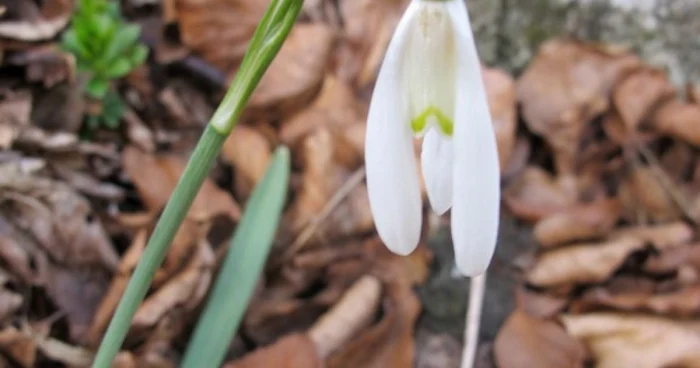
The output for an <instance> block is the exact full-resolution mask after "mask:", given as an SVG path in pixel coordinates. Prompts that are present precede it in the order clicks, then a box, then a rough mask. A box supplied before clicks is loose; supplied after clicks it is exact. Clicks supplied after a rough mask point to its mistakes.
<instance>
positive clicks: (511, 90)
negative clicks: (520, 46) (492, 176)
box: [465, 67, 518, 172]
mask: <svg viewBox="0 0 700 368" xmlns="http://www.w3.org/2000/svg"><path fill="white" fill-rule="evenodd" d="M481 73H482V76H483V79H484V84H485V85H486V93H487V95H488V100H489V106H490V109H491V117H492V118H493V127H494V130H495V134H496V141H497V143H498V158H499V162H500V166H501V172H503V171H504V169H505V168H506V167H507V166H508V162H509V161H510V159H511V155H512V154H513V149H514V147H515V132H516V128H517V123H518V119H517V111H516V101H515V81H514V80H513V78H512V77H511V76H510V75H508V74H507V73H506V72H504V71H502V70H500V69H493V68H484V67H482V69H481ZM465 103H466V102H465Z"/></svg>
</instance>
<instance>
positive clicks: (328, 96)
mask: <svg viewBox="0 0 700 368" xmlns="http://www.w3.org/2000/svg"><path fill="white" fill-rule="evenodd" d="M363 120H364V119H363V117H362V116H360V114H359V111H358V106H357V102H356V98H355V96H354V93H353V90H352V88H351V87H350V86H349V85H347V84H346V83H345V82H343V81H342V80H339V79H338V78H336V77H333V76H327V77H326V79H325V81H324V82H323V89H322V90H321V92H320V94H319V95H318V97H317V98H316V100H315V101H314V102H313V104H311V106H309V108H308V109H306V110H304V111H302V112H300V113H298V114H296V115H294V116H292V117H291V118H290V119H288V120H286V121H285V122H284V123H283V124H282V129H281V130H280V133H279V134H280V140H281V141H282V143H284V144H286V145H288V146H290V147H295V146H297V145H298V144H299V143H300V142H301V141H302V140H303V139H304V138H305V137H306V136H308V135H309V134H312V133H313V132H315V131H316V130H317V129H318V128H327V129H329V130H331V131H332V132H334V133H336V132H339V131H342V129H345V128H347V127H348V126H350V125H352V126H355V124H358V125H359V124H360V123H361V122H362V121H363Z"/></svg>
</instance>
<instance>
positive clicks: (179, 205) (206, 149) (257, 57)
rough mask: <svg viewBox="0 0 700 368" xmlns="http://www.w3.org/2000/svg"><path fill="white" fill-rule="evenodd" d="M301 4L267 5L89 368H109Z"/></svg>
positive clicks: (290, 0)
mask: <svg viewBox="0 0 700 368" xmlns="http://www.w3.org/2000/svg"><path fill="white" fill-rule="evenodd" d="M302 4H303V0H272V3H271V4H270V6H269V7H268V9H267V12H266V13H265V15H264V16H263V19H262V20H261V22H260V24H259V25H258V28H257V29H256V31H255V34H254V35H253V39H252V40H251V43H250V45H249V46H248V51H247V52H246V55H245V57H244V58H243V62H242V64H241V67H240V69H239V71H238V74H237V75H236V78H235V79H234V81H233V83H232V84H231V87H230V88H229V91H228V93H227V94H226V96H225V97H224V100H223V101H222V103H221V105H219V108H218V109H217V111H216V112H215V113H214V116H212V118H211V120H210V122H209V124H208V126H207V127H206V129H205V131H204V133H203V135H202V137H201V138H200V140H199V142H198V143H197V147H196V148H195V150H194V153H193V154H192V156H191V157H190V160H189V162H188V164H187V167H186V168H185V171H184V172H183V175H182V177H181V178H180V181H179V182H178V184H177V186H176V187H175V190H174V191H173V194H172V196H171V197H170V199H169V200H168V203H167V205H166V206H165V209H164V210H163V214H162V216H161V217H160V219H159V221H158V224H157V225H156V227H155V229H154V230H153V234H152V235H151V238H150V239H149V241H148V244H147V245H146V249H145V250H144V253H143V255H142V257H141V261H140V262H139V264H138V266H137V267H136V270H135V271H134V274H133V276H132V277H131V280H129V284H128V285H127V288H126V290H125V292H124V295H123V297H122V299H121V301H120V302H119V305H118V306H117V310H116V311H115V313H114V316H113V317H112V321H111V322H110V324H109V327H108V328H107V331H106V333H105V336H104V338H103V340H102V343H101V344H100V347H99V350H98V351H97V355H96V356H95V360H94V361H93V365H92V366H93V367H94V368H107V367H109V366H110V365H111V363H112V361H113V360H114V357H115V356H116V354H117V353H118V352H119V349H120V348H121V345H122V343H123V342H124V339H125V337H126V334H127V332H128V331H129V327H130V326H131V321H132V319H133V317H134V314H135V313H136V309H137V308H138V306H139V305H140V304H141V302H142V301H143V299H144V297H145V296H146V293H147V292H148V289H149V287H150V284H151V281H152V279H153V275H154V274H155V272H156V270H157V269H158V267H160V264H161V263H162V262H163V259H164V258H165V256H166V254H167V252H168V249H169V247H170V244H171V242H172V240H173V238H174V236H175V232H176V231H177V229H178V228H179V227H180V225H181V223H182V221H183V219H184V217H185V215H186V214H187V211H188V210H189V208H190V206H191V204H192V201H193V200H194V198H195V196H196V195H197V192H198V191H199V189H200V187H201V185H202V183H203V181H204V179H205V178H206V177H207V174H208V172H209V169H210V168H211V165H212V162H213V161H214V159H215V158H216V157H217V156H218V154H219V151H220V149H221V146H222V145H223V142H224V141H225V140H226V137H227V136H228V134H229V133H230V132H231V130H233V128H234V126H235V125H236V122H237V121H238V118H239V117H240V115H241V112H242V111H243V108H244V107H245V105H246V103H247V102H248V99H249V97H250V95H251V94H252V92H253V90H254V89H255V87H256V86H257V85H258V83H259V82H260V79H261V78H262V76H263V74H264V72H265V71H266V70H267V68H268V67H269V66H270V63H271V62H272V60H273V59H274V58H275V56H276V55H277V53H278V52H279V50H280V48H281V47H282V44H283V43H284V41H285V40H286V38H287V36H288V35H289V32H290V30H291V29H292V26H293V25H294V23H295V21H296V18H297V16H298V14H299V12H300V11H301V7H302Z"/></svg>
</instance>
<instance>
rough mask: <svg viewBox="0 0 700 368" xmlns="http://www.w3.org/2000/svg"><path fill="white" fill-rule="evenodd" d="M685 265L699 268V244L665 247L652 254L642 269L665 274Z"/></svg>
mask: <svg viewBox="0 0 700 368" xmlns="http://www.w3.org/2000/svg"><path fill="white" fill-rule="evenodd" d="M686 265H688V266H691V267H693V268H695V269H698V270H700V244H689V245H685V246H681V247H675V248H670V249H665V250H663V251H662V252H661V253H659V254H658V255H654V254H652V255H651V256H650V257H649V259H647V261H646V263H645V264H644V270H646V271H647V272H651V273H657V274H665V273H670V272H673V271H676V270H678V269H680V268H681V267H683V266H686Z"/></svg>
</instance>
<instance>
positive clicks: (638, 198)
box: [619, 165, 681, 222]
mask: <svg viewBox="0 0 700 368" xmlns="http://www.w3.org/2000/svg"><path fill="white" fill-rule="evenodd" d="M619 192H620V200H621V201H622V204H623V207H624V213H625V217H626V218H627V219H630V220H632V221H639V220H644V219H651V220H653V221H655V222H668V221H674V220H679V219H680V217H681V210H680V209H679V208H678V206H677V205H676V204H675V203H674V202H673V200H672V198H671V196H670V195H669V193H668V191H667V189H666V188H665V187H664V186H663V185H662V184H661V183H660V182H659V179H658V177H657V176H656V175H655V173H654V171H653V170H652V169H651V168H648V167H642V166H639V165H634V167H633V168H632V169H630V171H629V172H628V173H627V175H626V176H625V178H624V179H623V181H622V183H621V184H620V187H619Z"/></svg>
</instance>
